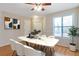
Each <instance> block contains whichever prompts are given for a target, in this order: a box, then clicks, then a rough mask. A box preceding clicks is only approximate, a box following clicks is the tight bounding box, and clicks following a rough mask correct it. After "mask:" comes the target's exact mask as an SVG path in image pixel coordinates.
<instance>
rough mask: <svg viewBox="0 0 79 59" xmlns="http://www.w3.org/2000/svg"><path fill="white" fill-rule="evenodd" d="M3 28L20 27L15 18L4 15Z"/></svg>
mask: <svg viewBox="0 0 79 59" xmlns="http://www.w3.org/2000/svg"><path fill="white" fill-rule="evenodd" d="M4 28H5V29H20V21H19V20H18V19H15V18H9V17H4Z"/></svg>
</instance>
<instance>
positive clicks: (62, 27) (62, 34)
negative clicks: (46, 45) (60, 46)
mask: <svg viewBox="0 0 79 59" xmlns="http://www.w3.org/2000/svg"><path fill="white" fill-rule="evenodd" d="M65 16H72V26H73V15H72V14H70V15H64V16H55V17H53V34H54V32H55V27H60V28H61V35H60V36H56V37H68V36H64V27H71V26H63V17H65ZM59 17H61V26H55V25H54V24H55V23H54V19H55V18H59Z"/></svg>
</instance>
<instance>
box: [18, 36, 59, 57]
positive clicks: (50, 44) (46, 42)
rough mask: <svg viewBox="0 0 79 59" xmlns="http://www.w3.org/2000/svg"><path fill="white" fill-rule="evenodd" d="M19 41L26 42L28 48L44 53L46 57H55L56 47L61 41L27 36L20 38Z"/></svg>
mask: <svg viewBox="0 0 79 59" xmlns="http://www.w3.org/2000/svg"><path fill="white" fill-rule="evenodd" d="M18 39H19V40H21V41H24V42H26V45H27V46H30V47H32V48H34V49H36V50H40V51H42V52H44V53H45V56H52V55H54V53H55V50H54V47H55V45H56V44H57V43H58V41H59V39H56V38H50V37H40V38H27V37H26V36H20V37H18Z"/></svg>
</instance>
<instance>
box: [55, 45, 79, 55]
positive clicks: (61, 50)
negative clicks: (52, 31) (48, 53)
mask: <svg viewBox="0 0 79 59" xmlns="http://www.w3.org/2000/svg"><path fill="white" fill-rule="evenodd" d="M55 52H56V53H59V55H60V56H61V54H63V55H64V56H79V51H75V52H73V51H71V50H69V48H66V47H63V46H55Z"/></svg>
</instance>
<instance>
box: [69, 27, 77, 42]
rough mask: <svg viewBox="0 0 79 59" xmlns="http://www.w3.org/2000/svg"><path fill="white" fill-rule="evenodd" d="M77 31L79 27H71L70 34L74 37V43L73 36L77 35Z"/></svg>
mask: <svg viewBox="0 0 79 59" xmlns="http://www.w3.org/2000/svg"><path fill="white" fill-rule="evenodd" d="M77 31H78V28H77V27H75V26H72V27H71V28H70V29H69V33H68V35H69V36H70V37H71V38H72V43H73V38H74V37H75V36H77Z"/></svg>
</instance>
